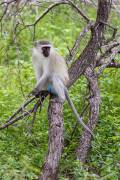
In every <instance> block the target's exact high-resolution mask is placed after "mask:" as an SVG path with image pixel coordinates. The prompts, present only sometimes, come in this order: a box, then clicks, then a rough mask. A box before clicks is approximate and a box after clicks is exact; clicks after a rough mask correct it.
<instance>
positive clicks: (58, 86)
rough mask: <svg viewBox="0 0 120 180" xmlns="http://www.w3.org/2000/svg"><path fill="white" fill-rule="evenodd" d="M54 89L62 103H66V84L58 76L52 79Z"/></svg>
mask: <svg viewBox="0 0 120 180" xmlns="http://www.w3.org/2000/svg"><path fill="white" fill-rule="evenodd" d="M52 83H53V87H54V89H55V91H56V93H57V95H58V96H59V98H60V100H61V101H65V92H64V84H63V82H62V81H61V80H60V78H59V77H58V76H56V75H54V76H53V77H52Z"/></svg>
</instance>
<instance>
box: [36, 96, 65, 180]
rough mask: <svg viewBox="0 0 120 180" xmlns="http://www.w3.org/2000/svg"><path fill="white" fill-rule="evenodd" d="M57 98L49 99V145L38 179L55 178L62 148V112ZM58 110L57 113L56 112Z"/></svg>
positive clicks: (50, 179) (54, 179) (52, 179)
mask: <svg viewBox="0 0 120 180" xmlns="http://www.w3.org/2000/svg"><path fill="white" fill-rule="evenodd" d="M62 109H63V108H62V103H60V102H59V100H58V98H53V99H51V100H50V103H49V107H48V119H49V147H48V154H47V157H46V160H45V164H44V165H43V168H42V174H41V176H40V177H39V180H56V179H57V174H58V173H57V172H58V165H59V159H60V157H61V153H62V149H63V113H62ZM58 112H59V113H58Z"/></svg>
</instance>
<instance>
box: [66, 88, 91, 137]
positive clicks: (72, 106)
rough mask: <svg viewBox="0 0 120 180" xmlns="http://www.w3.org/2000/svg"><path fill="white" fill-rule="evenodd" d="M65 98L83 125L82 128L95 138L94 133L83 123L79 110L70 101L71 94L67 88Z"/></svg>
mask: <svg viewBox="0 0 120 180" xmlns="http://www.w3.org/2000/svg"><path fill="white" fill-rule="evenodd" d="M65 97H66V99H67V101H68V103H69V105H70V107H71V109H72V111H73V113H74V114H75V116H76V118H77V120H78V122H79V123H81V124H82V126H83V127H84V128H85V129H86V130H87V131H89V133H90V134H91V135H92V136H93V137H94V135H93V133H92V131H91V130H90V129H89V128H88V127H87V126H86V125H85V123H84V122H83V121H82V118H80V116H79V114H78V112H77V110H76V108H75V106H74V104H73V102H72V101H71V99H70V97H69V93H68V90H67V88H66V87H65Z"/></svg>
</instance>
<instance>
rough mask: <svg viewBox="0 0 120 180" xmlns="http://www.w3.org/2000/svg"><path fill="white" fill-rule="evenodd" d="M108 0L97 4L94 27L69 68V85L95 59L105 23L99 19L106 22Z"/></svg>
mask: <svg viewBox="0 0 120 180" xmlns="http://www.w3.org/2000/svg"><path fill="white" fill-rule="evenodd" d="M109 10H110V6H109V1H108V0H105V1H102V0H99V6H98V11H97V18H96V23H95V26H94V28H93V29H92V34H91V38H90V40H89V42H88V44H87V46H86V47H85V49H84V50H83V52H82V53H81V55H80V56H79V57H78V59H77V61H75V63H74V64H73V65H72V67H71V68H70V69H69V74H70V84H69V87H70V86H71V85H72V84H74V82H75V81H76V80H77V79H78V78H79V77H80V76H81V75H82V74H83V72H84V71H85V69H86V68H87V67H88V66H89V65H90V64H92V63H94V62H95V61H96V55H97V52H98V51H99V49H100V48H101V46H102V43H103V41H104V37H103V34H104V31H105V26H106V25H105V24H103V23H102V24H101V23H99V22H100V21H104V22H107V19H108V15H109Z"/></svg>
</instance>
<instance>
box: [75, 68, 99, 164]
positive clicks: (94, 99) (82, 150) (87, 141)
mask: <svg viewBox="0 0 120 180" xmlns="http://www.w3.org/2000/svg"><path fill="white" fill-rule="evenodd" d="M84 74H85V76H86V78H87V80H88V82H89V88H90V119H89V120H88V123H87V126H88V127H89V129H91V130H92V131H93V130H94V129H95V126H96V124H97V120H98V115H99V105H100V91H99V87H98V82H97V77H96V76H95V75H94V72H93V71H92V69H91V68H87V69H86V71H85V73H84ZM91 138H92V137H91V134H90V133H89V132H88V131H86V130H84V132H83V134H82V137H81V138H80V142H79V145H78V148H77V153H76V154H77V159H79V160H80V161H81V162H83V163H84V162H85V161H86V158H87V154H88V152H89V149H90V145H91Z"/></svg>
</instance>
